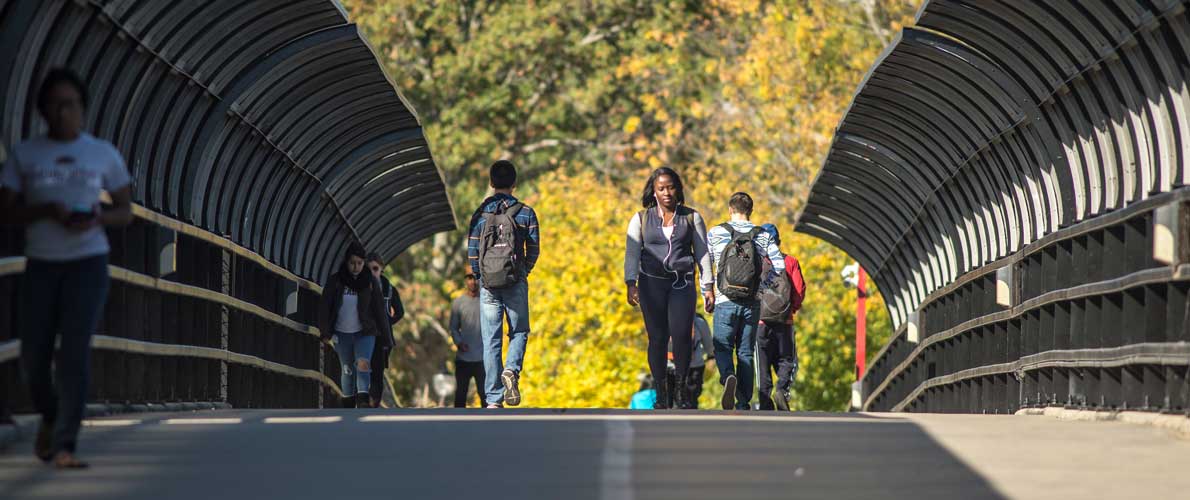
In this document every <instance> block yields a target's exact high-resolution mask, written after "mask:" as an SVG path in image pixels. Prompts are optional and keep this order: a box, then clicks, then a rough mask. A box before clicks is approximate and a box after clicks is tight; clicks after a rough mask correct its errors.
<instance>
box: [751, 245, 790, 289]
mask: <svg viewBox="0 0 1190 500" xmlns="http://www.w3.org/2000/svg"><path fill="white" fill-rule="evenodd" d="M761 238H763V239H764V247H763V250H764V252H765V255H768V256H769V260H770V261H772V264H773V270H772V272H771V273H769V274H768V275H767V276H765V277H764V285H765V286H771V284H772V282H773V279H775V278H776V277H777V276H780V275H781V273H784V272H785V255H783V254H782V253H781V247H778V246H777V242H776V241H774V240H773V237H772V235H770V234H769V233H761V235H760V236H759V237H757V241H756V242H757V243H760V239H761Z"/></svg>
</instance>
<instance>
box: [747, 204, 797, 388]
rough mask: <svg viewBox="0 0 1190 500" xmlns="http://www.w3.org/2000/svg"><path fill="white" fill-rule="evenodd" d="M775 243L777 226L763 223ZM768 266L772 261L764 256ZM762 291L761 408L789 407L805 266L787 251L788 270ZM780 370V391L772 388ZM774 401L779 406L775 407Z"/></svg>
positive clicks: (758, 352)
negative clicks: (796, 325)
mask: <svg viewBox="0 0 1190 500" xmlns="http://www.w3.org/2000/svg"><path fill="white" fill-rule="evenodd" d="M761 229H762V230H764V232H765V233H768V235H769V237H770V238H771V239H772V241H773V244H775V245H777V246H778V247H780V246H781V233H780V232H778V231H777V226H774V225H772V224H765V225H763V226H761ZM765 267H766V269H767V268H770V267H772V263H771V262H768V260H767V259H766V260H765ZM759 295H760V328H759V329H758V330H757V333H756V372H757V375H758V376H759V377H760V378H759V379H758V380H757V381H756V391H757V395H756V397H757V399H759V400H760V409H761V410H769V411H772V410H774V409H776V410H781V411H789V390H790V388H792V387H793V381H794V379H795V378H797V368H798V364H797V341H796V339H795V338H794V328H793V316H794V315H795V314H797V312H798V310H799V309H801V308H802V301H803V300H804V299H805V297H806V280H805V279H804V278H803V277H802V266H801V264H799V263H798V261H797V259H795V258H794V257H793V256H792V255H789V254H786V255H785V273H784V274H783V275H781V276H777V277H776V278H775V279H773V283H772V286H770V287H768V288H765V289H762V290H761V291H760V293H759ZM774 371H776V372H777V391H776V392H775V393H774V392H773V372H774ZM774 404H776V406H775V407H774Z"/></svg>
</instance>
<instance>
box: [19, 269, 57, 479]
mask: <svg viewBox="0 0 1190 500" xmlns="http://www.w3.org/2000/svg"><path fill="white" fill-rule="evenodd" d="M62 274H63V273H62V272H61V271H60V270H59V266H57V265H55V264H51V263H47V262H41V261H37V260H32V259H30V260H28V261H27V264H26V266H25V274H24V276H23V277H22V279H21V294H20V297H18V298H17V300H19V301H20V305H21V307H20V310H19V312H18V318H19V319H20V323H19V326H18V330H19V331H20V338H21V375H22V376H23V377H24V379H25V384H26V385H27V386H28V387H29V396H30V397H31V398H32V399H33V409H34V411H36V412H37V413H39V414H41V425H40V427H39V428H38V432H37V443H36V445H35V451H36V453H37V455H38V457H40V458H41V459H43V460H49V459H50V458H51V457H52V456H53V455H52V453H53V435H54V432H53V431H54V421H55V420H56V419H57V415H58V393H57V392H56V391H55V390H54V378H53V373H52V372H51V370H50V367H51V366H52V362H53V360H54V338H55V337H56V336H57V335H58V321H59V318H61V317H62V314H61V311H60V307H61V304H60V302H59V300H58V299H59V290H60V289H61V287H62Z"/></svg>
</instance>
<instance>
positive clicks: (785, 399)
mask: <svg viewBox="0 0 1190 500" xmlns="http://www.w3.org/2000/svg"><path fill="white" fill-rule="evenodd" d="M773 401H774V402H775V403H777V409H778V410H781V411H789V391H782V390H780V389H778V390H777V397H775V398H773Z"/></svg>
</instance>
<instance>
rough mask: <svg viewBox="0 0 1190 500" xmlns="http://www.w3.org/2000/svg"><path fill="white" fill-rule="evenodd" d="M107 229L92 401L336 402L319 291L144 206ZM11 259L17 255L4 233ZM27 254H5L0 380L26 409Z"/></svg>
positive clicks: (8, 396) (13, 238) (0, 273)
mask: <svg viewBox="0 0 1190 500" xmlns="http://www.w3.org/2000/svg"><path fill="white" fill-rule="evenodd" d="M135 213H136V216H137V217H136V220H135V222H134V223H133V224H132V225H130V226H129V227H127V228H122V229H117V230H112V231H109V239H110V241H111V242H112V253H111V262H110V273H111V277H112V286H111V291H110V293H109V296H108V302H107V305H106V308H105V310H104V314H103V319H102V321H101V324H100V326H99V329H98V332H97V333H98V335H97V336H96V338H95V342H94V344H93V345H94V348H95V352H94V358H93V383H92V385H91V392H90V394H89V400H90V401H91V402H100V403H103V402H107V403H168V402H189V401H212V402H226V403H230V404H231V405H232V406H235V407H266V408H267V407H320V406H323V405H324V404H327V403H328V402H331V404H332V406H333V405H337V399H336V398H338V397H339V396H341V394H340V392H339V390H338V387H337V376H338V361H337V360H336V358H335V356H334V354H333V353H331V352H329V351H327V350H325V349H323V347H322V344H321V343H320V342H319V341H318V330H317V329H316V328H315V327H313V326H311V324H313V323H315V320H316V316H315V314H316V310H317V309H316V303H317V300H318V295H319V293H320V292H321V288H320V287H319V286H318V285H316V284H314V283H311V282H309V281H306V280H304V279H301V278H298V277H296V276H294V275H292V274H291V273H289V272H288V271H285V270H284V269H282V268H280V267H278V266H276V265H273V264H271V263H268V262H267V261H265V260H263V259H261V258H260V257H259V256H258V255H256V254H255V253H253V252H251V251H249V250H247V249H245V248H243V247H241V246H239V245H236V244H234V243H232V242H231V241H229V240H227V239H226V238H222V237H219V236H216V235H212V234H210V233H207V232H205V231H203V230H201V229H198V228H195V227H193V226H188V225H185V224H182V223H180V222H177V221H174V220H172V219H169V218H167V217H164V216H161V215H159V214H156V213H153V212H150V211H147V210H144V209H141V208H140V207H137V209H136V210H135ZM3 236H5V238H4V240H5V241H6V242H8V245H6V248H3V250H4V254H7V255H12V254H15V253H17V250H19V244H20V243H19V241H20V235H19V234H18V233H17V232H15V231H12V230H7V231H6V234H4V235H3ZM23 269H24V258H23V257H4V258H0V300H2V301H3V303H4V304H5V305H6V307H4V308H0V373H4V375H5V376H4V382H3V384H0V385H2V386H3V388H2V389H0V390H3V391H4V393H3V394H0V395H3V396H5V397H4V398H2V399H3V400H5V401H7V402H9V405H10V410H14V411H27V410H29V409H30V408H29V406H28V404H29V403H28V398H27V395H26V394H25V392H24V391H25V389H24V386H23V384H22V383H21V378H20V376H19V371H18V367H17V364H18V363H17V358H16V356H17V351H18V349H19V340H18V337H19V332H17V330H16V328H17V324H18V322H19V316H20V314H22V311H21V310H20V309H19V307H17V306H16V294H17V293H18V290H19V282H20V280H21V279H22V274H21V271H23Z"/></svg>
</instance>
